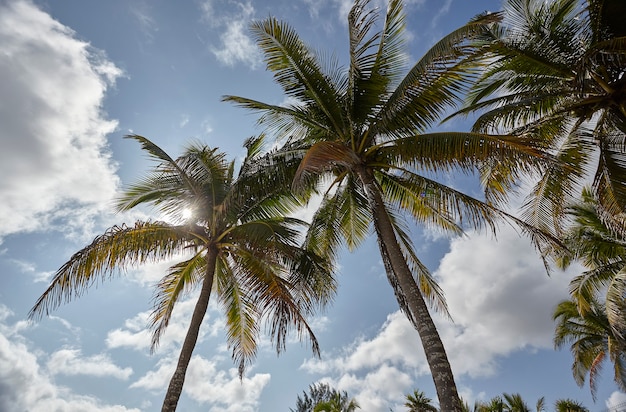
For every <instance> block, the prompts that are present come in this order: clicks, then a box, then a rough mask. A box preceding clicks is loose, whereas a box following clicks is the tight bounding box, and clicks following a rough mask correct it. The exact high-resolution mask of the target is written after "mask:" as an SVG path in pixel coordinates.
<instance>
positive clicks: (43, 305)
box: [29, 135, 335, 411]
mask: <svg viewBox="0 0 626 412" xmlns="http://www.w3.org/2000/svg"><path fill="white" fill-rule="evenodd" d="M128 137H130V138H132V139H135V140H137V141H138V142H139V143H140V144H141V145H142V148H143V149H144V150H146V151H147V152H148V154H149V156H150V157H151V158H152V159H153V160H155V161H156V162H157V165H156V167H155V168H154V169H153V170H152V173H151V174H149V175H148V176H147V177H146V178H144V179H143V180H140V181H139V183H137V184H135V185H132V186H130V187H129V188H128V189H127V190H126V191H125V192H124V193H123V194H122V195H121V197H120V198H119V200H118V202H117V209H118V210H120V211H124V210H129V209H132V208H134V207H136V206H138V205H143V204H146V205H152V206H154V207H155V208H156V209H157V210H159V211H160V212H161V213H163V214H165V215H169V216H170V217H171V218H172V219H173V220H174V221H175V223H169V222H163V221H138V222H136V223H135V224H134V226H126V225H122V226H114V227H112V228H110V229H108V230H107V231H106V232H105V233H104V234H103V235H101V236H98V237H96V238H95V239H94V241H93V242H92V243H91V244H90V245H88V246H87V247H85V248H84V249H82V250H80V251H78V252H77V253H75V254H74V255H73V256H72V257H71V258H70V259H69V261H68V262H67V263H65V264H64V265H63V266H62V267H61V268H60V269H59V270H58V271H57V273H56V275H55V276H54V278H53V279H52V282H51V284H50V286H49V287H48V289H47V290H46V291H45V292H44V293H43V295H42V296H41V297H40V298H39V299H38V300H37V302H36V304H35V306H34V307H33V308H32V310H31V312H30V315H29V316H30V317H31V318H33V317H39V316H41V315H42V314H48V313H49V312H50V310H52V309H54V308H56V307H58V306H59V305H60V304H61V303H63V302H66V301H69V300H71V299H72V298H75V297H78V296H80V295H82V294H83V293H84V292H85V291H86V289H87V288H88V287H89V286H92V285H94V284H97V283H98V282H100V281H102V280H104V279H106V278H109V277H111V276H112V275H113V274H115V273H117V272H116V271H117V270H118V269H122V270H123V269H125V268H128V267H130V266H133V265H140V264H143V263H146V262H149V261H156V260H169V259H172V258H174V257H175V256H176V255H178V254H181V253H186V255H185V258H184V260H183V261H181V262H179V263H175V264H173V265H172V266H171V267H170V268H169V271H168V272H167V273H166V274H165V275H164V276H163V278H162V279H161V280H160V282H159V283H158V284H157V286H156V292H155V298H154V301H155V304H154V311H153V312H152V316H151V325H152V327H153V329H154V333H153V335H152V349H154V348H155V347H156V346H157V345H158V342H159V338H160V337H161V335H162V334H163V332H164V331H165V329H166V328H167V326H168V323H169V321H170V318H171V315H172V311H173V309H174V306H175V305H176V303H177V301H178V300H179V298H181V297H182V296H184V295H185V293H186V292H189V291H190V290H192V289H193V288H196V287H198V286H200V285H201V286H200V295H199V296H198V298H197V302H196V306H195V308H194V311H193V315H192V318H191V324H190V325H189V329H188V330H187V334H186V336H185V340H184V343H183V345H182V349H181V352H180V357H179V360H178V364H177V366H176V370H175V372H174V374H173V376H172V378H171V380H170V384H169V387H168V390H167V394H166V396H165V399H164V402H163V409H162V410H163V411H173V410H175V409H176V405H177V403H178V399H179V397H180V394H181V392H182V388H183V383H184V379H185V373H186V370H187V367H188V365H189V361H190V359H191V355H192V352H193V349H194V347H195V345H196V342H197V339H198V334H199V329H200V325H201V323H202V319H203V318H204V315H205V313H206V310H207V307H208V304H209V298H210V296H211V293H212V292H215V293H216V294H217V297H218V299H219V301H220V303H221V305H222V307H223V310H224V313H225V316H226V328H227V339H228V344H229V347H230V348H231V349H232V357H233V360H234V361H235V362H237V363H238V365H239V373H240V375H242V374H243V373H244V368H245V367H246V365H247V364H249V363H250V362H251V360H252V359H253V358H254V357H255V354H256V349H257V339H258V335H259V326H260V320H261V319H267V326H268V329H269V331H270V334H271V336H272V339H273V340H274V342H275V345H276V349H277V351H278V352H280V351H281V350H283V349H284V347H285V340H286V334H287V332H288V330H289V329H290V328H291V327H292V326H293V327H295V329H296V330H297V331H298V333H299V334H300V333H302V332H304V333H306V334H307V335H308V337H309V338H310V340H311V343H312V349H313V351H314V353H319V347H318V343H317V341H316V339H315V337H314V335H313V333H312V331H311V329H310V327H309V325H308V324H307V322H306V319H305V316H306V315H308V314H311V313H312V311H313V310H314V309H315V308H316V307H317V305H318V304H323V303H325V302H326V301H327V300H328V299H329V298H330V297H331V295H332V293H333V291H334V285H335V283H334V280H333V278H332V276H330V274H331V272H330V271H329V268H328V266H327V263H326V262H325V261H324V260H322V259H319V258H317V257H315V256H314V255H313V254H311V253H310V252H307V251H304V250H303V249H302V248H300V247H298V241H297V239H298V238H299V236H301V234H300V233H301V232H300V231H301V230H302V229H304V228H305V227H306V225H305V224H304V222H302V221H300V220H298V219H294V218H288V217H285V215H286V214H287V213H290V212H293V211H294V210H295V209H296V208H297V207H299V206H300V205H301V200H300V199H298V198H297V197H296V196H294V195H292V194H288V193H284V191H283V190H282V189H276V188H275V185H273V184H272V181H271V176H265V177H263V176H259V175H255V174H254V173H251V172H250V170H251V168H250V163H251V162H252V161H253V159H254V158H255V156H257V155H258V154H259V153H260V149H261V147H262V139H261V138H259V139H251V140H249V141H248V142H247V147H248V157H247V158H246V159H245V160H244V161H243V165H242V166H241V171H240V173H239V176H238V177H236V178H235V176H234V163H233V162H227V161H226V159H225V156H224V154H223V153H220V152H218V151H217V150H216V149H211V148H208V147H206V146H204V145H199V144H192V145H190V146H189V147H187V149H186V150H185V152H184V154H183V155H182V156H180V157H178V158H177V159H176V160H174V159H172V158H171V157H170V156H168V155H167V154H166V153H165V152H164V151H163V150H162V149H160V148H159V147H158V146H156V145H155V144H154V143H152V142H151V141H149V140H148V139H146V138H144V137H141V136H137V135H133V136H128ZM185 211H192V217H190V218H188V219H184V213H185Z"/></svg>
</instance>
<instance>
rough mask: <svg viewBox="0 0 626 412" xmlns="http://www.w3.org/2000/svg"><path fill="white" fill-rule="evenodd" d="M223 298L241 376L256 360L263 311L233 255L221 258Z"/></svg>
mask: <svg viewBox="0 0 626 412" xmlns="http://www.w3.org/2000/svg"><path fill="white" fill-rule="evenodd" d="M218 262H219V263H218V265H217V266H218V268H217V270H218V273H219V276H218V278H217V279H218V291H219V299H220V303H221V305H222V307H223V308H224V313H225V315H226V339H227V342H228V347H229V348H230V349H231V350H232V358H233V361H234V362H235V363H236V364H237V365H238V369H239V376H240V377H242V376H243V374H244V371H245V368H246V367H247V366H248V365H249V364H250V363H251V362H252V360H254V358H255V357H256V352H257V346H258V343H257V339H258V335H259V319H260V315H261V313H260V311H259V308H258V306H257V305H256V304H255V302H254V298H253V296H252V295H251V292H252V291H251V290H250V289H249V287H248V285H246V284H244V283H242V282H241V279H240V275H239V273H238V271H239V270H240V266H239V265H236V264H234V261H233V257H225V256H222V257H220V259H218Z"/></svg>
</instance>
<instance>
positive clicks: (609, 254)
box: [557, 188, 626, 342]
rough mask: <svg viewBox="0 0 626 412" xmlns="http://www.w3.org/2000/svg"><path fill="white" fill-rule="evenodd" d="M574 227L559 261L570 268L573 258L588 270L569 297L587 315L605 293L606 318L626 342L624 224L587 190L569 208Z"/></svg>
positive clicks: (566, 236)
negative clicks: (591, 304) (592, 302)
mask: <svg viewBox="0 0 626 412" xmlns="http://www.w3.org/2000/svg"><path fill="white" fill-rule="evenodd" d="M567 212H568V214H569V215H570V216H571V218H572V224H571V226H569V227H568V229H567V231H566V232H565V234H564V240H563V243H564V245H565V246H566V247H567V249H568V251H567V253H564V254H563V255H562V256H561V259H560V260H559V261H557V263H559V264H560V266H561V267H563V268H565V267H567V266H568V265H569V264H570V263H571V261H572V259H576V260H579V261H580V262H581V263H582V264H583V265H585V266H586V267H587V268H588V269H589V270H587V271H585V272H583V273H582V274H581V275H579V276H576V277H575V278H574V279H572V281H571V282H570V294H571V297H572V299H573V300H574V301H575V302H576V303H577V305H578V312H579V313H580V314H581V315H585V314H586V313H587V311H588V310H589V309H590V302H591V301H592V300H593V299H595V298H597V296H598V294H599V293H604V294H605V297H603V298H602V299H601V300H604V302H605V306H606V309H607V318H608V320H609V324H610V325H611V328H612V330H613V334H614V336H615V337H616V338H618V339H620V340H621V341H622V342H626V333H625V332H626V319H625V318H626V316H625V314H626V304H625V303H624V296H626V261H624V257H625V256H626V237H625V236H624V229H623V226H624V222H623V221H622V220H620V219H619V218H618V217H615V216H611V215H610V214H609V213H607V212H606V210H604V209H603V207H602V205H601V204H600V203H599V202H598V201H597V200H596V199H595V198H594V196H593V193H592V191H591V190H590V189H589V188H584V189H583V192H582V200H581V201H580V202H578V203H575V204H574V205H572V206H570V207H569V208H568V209H567Z"/></svg>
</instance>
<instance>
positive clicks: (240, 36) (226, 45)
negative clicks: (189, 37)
mask: <svg viewBox="0 0 626 412" xmlns="http://www.w3.org/2000/svg"><path fill="white" fill-rule="evenodd" d="M214 2H215V0H208V1H203V2H202V3H200V5H199V7H200V11H201V12H202V20H203V21H205V22H206V23H207V24H208V25H209V27H211V28H213V29H216V30H218V31H219V33H220V34H219V39H220V44H219V46H211V47H210V50H211V52H212V53H213V54H214V55H215V57H216V58H217V60H218V61H219V62H220V63H222V64H225V65H227V66H234V65H235V64H237V63H244V64H246V65H248V66H249V67H250V68H251V69H255V68H257V67H258V66H259V62H260V61H262V59H261V55H260V52H259V49H258V48H257V47H256V45H255V43H254V41H253V40H252V39H251V38H250V36H249V35H248V26H249V24H250V21H251V20H252V18H253V17H254V13H255V11H254V7H253V6H252V2H250V1H247V2H238V1H229V2H223V1H221V2H220V4H219V5H215V4H214ZM233 7H234V9H232V8H233ZM216 8H219V14H218V13H216V12H215V10H216Z"/></svg>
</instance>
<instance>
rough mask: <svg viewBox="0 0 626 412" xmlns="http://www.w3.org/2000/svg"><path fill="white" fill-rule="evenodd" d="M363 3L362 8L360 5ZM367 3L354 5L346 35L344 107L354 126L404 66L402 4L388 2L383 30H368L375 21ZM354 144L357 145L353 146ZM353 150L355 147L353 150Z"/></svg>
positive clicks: (367, 114)
mask: <svg viewBox="0 0 626 412" xmlns="http://www.w3.org/2000/svg"><path fill="white" fill-rule="evenodd" d="M361 3H363V4H361ZM367 3H369V1H365V2H356V3H355V5H354V7H353V8H352V12H351V14H350V16H349V18H348V20H349V24H348V27H349V33H350V74H349V79H350V85H349V89H348V90H349V92H348V96H349V101H348V104H349V105H350V107H351V109H352V113H351V118H352V120H353V122H354V123H356V124H365V123H367V122H368V121H369V117H370V116H371V115H372V114H373V113H375V112H376V111H377V110H378V106H379V104H380V102H381V101H384V99H386V97H387V95H388V93H389V90H391V88H392V87H394V86H395V84H396V83H397V82H398V81H399V80H400V79H401V75H402V71H403V70H404V68H405V67H404V66H405V60H406V59H405V53H404V45H405V39H404V32H405V24H404V20H405V14H404V12H403V8H402V2H401V1H398V0H393V1H390V2H389V4H388V6H387V14H386V16H385V20H384V26H383V28H382V29H381V30H380V31H378V32H375V33H371V30H372V28H373V26H374V24H375V20H376V18H377V17H378V15H377V14H378V13H376V11H375V10H371V9H370V10H368V9H367ZM354 143H355V144H356V143H357V142H354ZM355 147H356V146H355Z"/></svg>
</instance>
